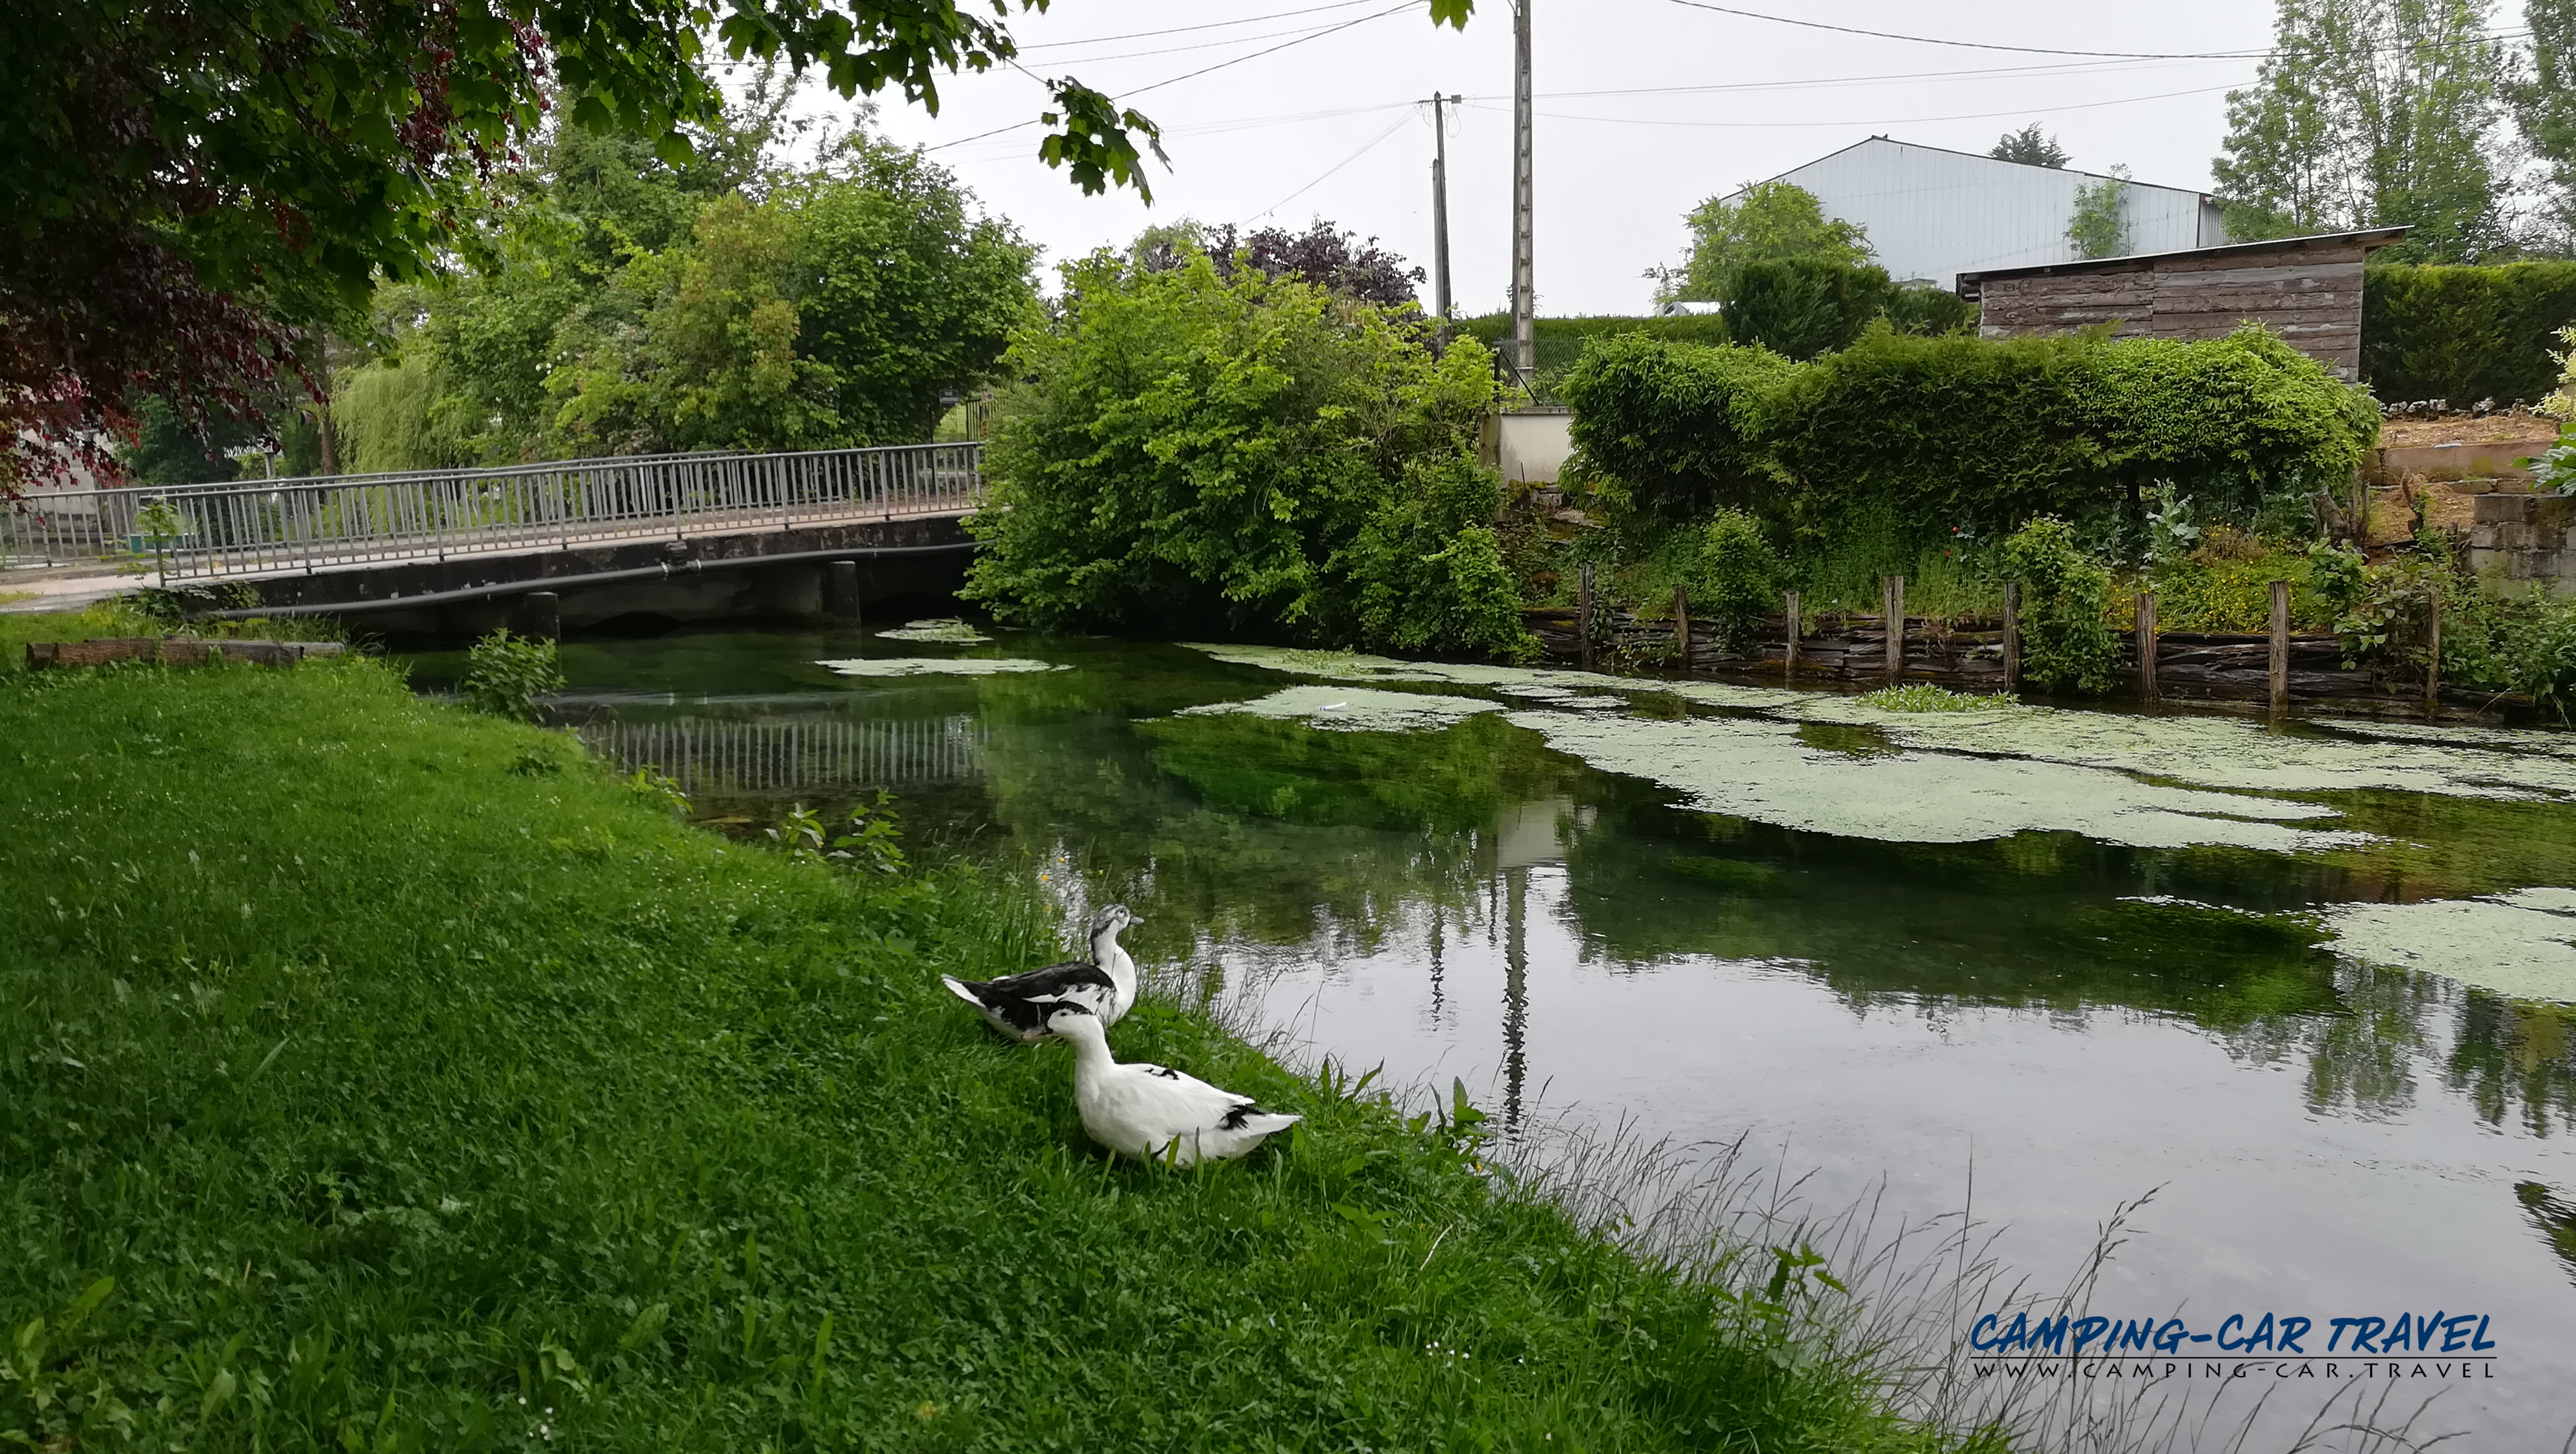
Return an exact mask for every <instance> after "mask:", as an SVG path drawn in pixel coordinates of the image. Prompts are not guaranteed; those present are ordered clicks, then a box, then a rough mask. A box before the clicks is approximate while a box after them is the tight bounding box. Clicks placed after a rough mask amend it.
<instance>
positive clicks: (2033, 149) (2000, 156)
mask: <svg viewBox="0 0 2576 1454" xmlns="http://www.w3.org/2000/svg"><path fill="white" fill-rule="evenodd" d="M1986 155H1988V156H1990V157H1993V158H1994V159H1995V160H1997V161H1999V162H2019V163H2021V164H2022V165H2023V166H2026V167H2063V166H2065V165H2066V148H2064V147H2062V146H2059V145H2058V144H2057V138H2056V137H2053V136H2044V135H2042V134H2041V133H2040V129H2039V123H2038V122H2036V121H2034V122H2032V123H2031V124H2030V125H2028V126H2025V127H2023V128H2022V129H2021V130H2019V131H2007V132H2005V133H2004V134H2003V135H2002V136H2000V137H1998V138H1996V140H1995V144H1994V149H1993V150H1991V151H1989V152H1987V153H1986Z"/></svg>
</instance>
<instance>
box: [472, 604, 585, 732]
mask: <svg viewBox="0 0 2576 1454" xmlns="http://www.w3.org/2000/svg"><path fill="white" fill-rule="evenodd" d="M460 686H461V688H462V690H463V692H464V695H465V702H466V705H468V706H470V707H472V708H474V709H475V710H476V711H478V712H489V713H491V714H492V715H493V716H495V717H508V718H511V719H512V720H514V721H520V722H534V721H536V720H537V717H538V708H539V704H540V702H541V701H542V699H543V698H545V697H548V696H551V695H553V694H554V693H556V692H560V691H562V690H563V689H564V674H563V661H562V656H561V653H559V652H557V651H556V650H555V644H554V643H553V642H551V641H542V640H538V639H535V638H532V637H526V636H514V635H512V634H511V632H510V629H509V628H508V627H506V626H505V627H503V628H502V629H500V630H498V631H495V632H493V633H492V634H491V635H489V636H486V637H484V638H483V639H482V640H480V641H477V642H475V643H474V645H473V647H472V648H471V649H469V650H468V651H467V652H466V653H465V679H464V681H463V682H462V683H461V684H460Z"/></svg>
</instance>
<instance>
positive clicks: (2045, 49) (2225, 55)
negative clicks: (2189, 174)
mask: <svg viewBox="0 0 2576 1454" xmlns="http://www.w3.org/2000/svg"><path fill="white" fill-rule="evenodd" d="M1672 3H1674V4H1675V5H1681V6H1686V7H1688V8H1690V9H1692V10H1710V11H1715V12H1716V13H1717V14H1720V15H1737V16H1742V17H1743V18H1744V19H1746V20H1767V21H1770V22H1771V23H1772V24H1774V25H1796V26H1802V27H1804V28H1806V29H1808V30H1830V31H1833V32H1834V33H1836V34H1838V35H1865V36H1869V37H1870V38H1872V39H1874V40H1902V41H1909V42H1911V43H1913V44H1915V45H1946V46H1955V47H1957V48H1958V49H1961V50H1999V51H2012V52H2015V53H2017V54H2020V55H2032V56H2093V57H2097V58H2102V59H2108V60H2127V61H2259V60H2262V59H2264V58H2265V57H2267V56H2271V55H2274V54H2277V52H2276V51H2274V50H2273V48H2271V47H2269V46H2265V47H2262V48H2261V49H2258V50H2231V51H2137V50H2066V49H2061V48H2059V47H2056V46H2045V45H2003V44H2000V43H1997V42H1993V41H1982V40H1951V39H1948V38H1946V37H1943V36H1937V35H1904V34H1900V33H1898V32H1896V31H1893V30H1864V29H1862V28H1861V27H1859V26H1856V25H1833V24H1829V23H1828V22H1825V21H1822V20H1799V19H1795V18H1793V17H1791V16H1787V15H1766V14H1764V13H1763V12H1761V11H1759V10H1738V9H1736V8H1735V7H1734V6H1732V5H1718V4H1713V3H1711V0H1672ZM2530 33H2531V32H2530V31H2529V30H2527V29H2526V30H2498V31H2482V32H2480V33H2479V34H2477V35H2475V36H2471V37H2468V38H2466V39H2464V40H2462V41H2461V42H2460V44H2463V45H2474V44H2476V43H2477V42H2478V41H2482V40H2510V39H2512V38H2514V37H2516V36H2523V35H2529V34H2530ZM2379 48H2380V49H2386V50H2403V49H2412V46H2411V45H2399V46H2386V47H2379Z"/></svg>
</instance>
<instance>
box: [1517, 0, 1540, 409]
mask: <svg viewBox="0 0 2576 1454" xmlns="http://www.w3.org/2000/svg"><path fill="white" fill-rule="evenodd" d="M1530 4H1531V0H1512V46H1513V49H1514V52H1515V56H1514V64H1513V68H1512V354H1513V359H1512V361H1513V363H1514V364H1515V365H1517V366H1518V367H1519V369H1520V381H1521V383H1522V384H1523V385H1527V384H1528V383H1529V381H1530V376H1531V375H1532V374H1534V373H1536V372H1537V370H1538V318H1537V307H1538V264H1537V262H1536V260H1535V259H1534V258H1533V257H1532V252H1533V249H1534V245H1535V243H1534V227H1533V223H1532V219H1531V215H1530V214H1531V212H1532V210H1533V207H1532V201H1533V198H1534V196H1535V194H1534V193H1533V191H1532V189H1531V185H1530V162H1531V157H1530Z"/></svg>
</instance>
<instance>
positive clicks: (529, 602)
mask: <svg viewBox="0 0 2576 1454" xmlns="http://www.w3.org/2000/svg"><path fill="white" fill-rule="evenodd" d="M519 634H520V635H522V636H533V637H535V638H537V639H538V640H540V641H560V640H562V639H563V597H561V596H559V595H556V594H555V593H554V592H552V591H530V592H528V593H527V594H526V595H524V596H521V597H520V598H519Z"/></svg>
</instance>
